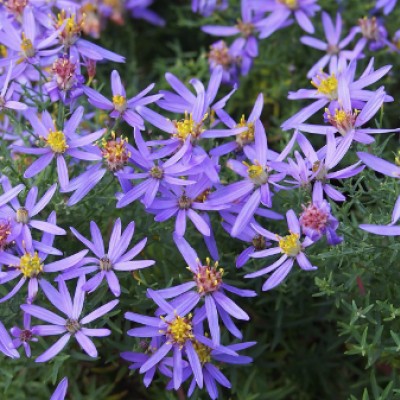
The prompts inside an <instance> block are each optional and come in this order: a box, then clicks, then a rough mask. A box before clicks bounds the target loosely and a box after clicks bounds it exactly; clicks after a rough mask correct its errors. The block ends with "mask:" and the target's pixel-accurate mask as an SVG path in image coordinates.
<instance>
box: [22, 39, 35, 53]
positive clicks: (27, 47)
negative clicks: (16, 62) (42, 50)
mask: <svg viewBox="0 0 400 400" xmlns="http://www.w3.org/2000/svg"><path fill="white" fill-rule="evenodd" d="M21 51H22V54H23V55H24V56H25V57H26V58H30V57H33V56H34V55H35V49H34V48H33V44H32V41H31V40H30V39H28V38H27V37H26V36H25V33H22V40H21Z"/></svg>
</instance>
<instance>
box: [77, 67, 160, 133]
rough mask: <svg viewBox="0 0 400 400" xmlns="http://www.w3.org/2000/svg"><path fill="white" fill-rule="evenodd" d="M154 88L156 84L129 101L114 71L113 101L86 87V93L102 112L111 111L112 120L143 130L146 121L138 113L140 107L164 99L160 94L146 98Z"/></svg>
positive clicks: (112, 75)
mask: <svg viewBox="0 0 400 400" xmlns="http://www.w3.org/2000/svg"><path fill="white" fill-rule="evenodd" d="M153 87H154V83H153V84H151V85H149V86H148V87H147V88H146V89H144V90H142V91H141V92H140V93H139V94H137V95H136V96H135V97H132V98H130V99H127V98H126V92H125V88H124V87H123V85H122V82H121V78H120V76H119V73H118V72H117V71H116V70H114V71H112V73H111V89H112V94H113V97H112V101H110V100H108V99H107V98H106V97H104V96H103V95H102V94H100V93H99V92H97V91H96V90H94V89H91V88H89V87H85V88H84V92H85V94H86V96H87V97H88V100H89V103H90V104H92V105H94V106H95V107H96V108H100V109H101V110H107V111H111V112H110V114H109V115H110V117H111V118H122V119H123V120H124V121H125V122H127V123H128V124H129V125H130V126H132V127H138V128H139V129H142V130H143V129H144V121H143V119H142V118H141V116H140V115H139V114H140V112H139V113H138V107H139V106H141V107H143V106H145V105H147V104H151V103H154V102H155V101H157V100H158V99H160V98H161V97H162V95H160V94H156V95H152V96H147V97H145V96H146V95H147V93H149V92H150V91H151V90H152V89H153Z"/></svg>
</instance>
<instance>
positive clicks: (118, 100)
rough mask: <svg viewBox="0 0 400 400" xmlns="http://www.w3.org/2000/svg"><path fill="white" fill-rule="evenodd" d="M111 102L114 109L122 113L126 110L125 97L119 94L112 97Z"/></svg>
mask: <svg viewBox="0 0 400 400" xmlns="http://www.w3.org/2000/svg"><path fill="white" fill-rule="evenodd" d="M112 102H113V104H114V108H115V109H116V110H117V111H118V112H120V113H122V112H124V111H125V110H126V97H125V96H122V95H120V94H117V95H115V96H113V98H112Z"/></svg>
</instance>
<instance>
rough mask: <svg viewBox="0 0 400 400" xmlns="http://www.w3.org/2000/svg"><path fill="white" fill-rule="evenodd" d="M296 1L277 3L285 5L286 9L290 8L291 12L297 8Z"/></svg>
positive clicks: (288, 0) (281, 0)
mask: <svg viewBox="0 0 400 400" xmlns="http://www.w3.org/2000/svg"><path fill="white" fill-rule="evenodd" d="M297 1H298V0H278V2H279V3H281V4H283V5H285V6H286V7H288V8H290V9H291V10H295V9H296V8H297V7H298V3H297Z"/></svg>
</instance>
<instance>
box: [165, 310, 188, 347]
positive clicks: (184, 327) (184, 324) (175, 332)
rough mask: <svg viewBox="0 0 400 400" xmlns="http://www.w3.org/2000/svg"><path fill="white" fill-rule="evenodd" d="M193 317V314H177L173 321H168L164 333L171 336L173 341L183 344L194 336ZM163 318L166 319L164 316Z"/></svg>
mask: <svg viewBox="0 0 400 400" xmlns="http://www.w3.org/2000/svg"><path fill="white" fill-rule="evenodd" d="M191 318H192V315H191V314H189V315H188V316H187V317H180V316H179V315H177V316H176V317H175V319H174V320H173V321H172V322H166V323H167V324H168V328H167V331H166V332H164V331H163V333H166V334H167V335H168V336H169V339H170V341H171V342H173V343H175V344H179V345H180V346H183V345H184V343H185V342H186V341H187V340H189V339H193V337H194V336H193V332H192V322H191ZM161 319H162V320H164V318H163V317H161Z"/></svg>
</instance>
